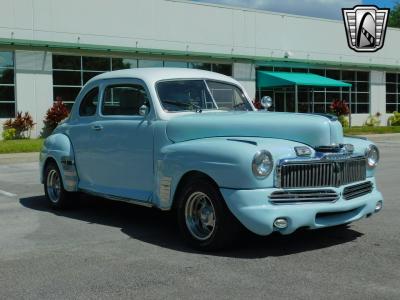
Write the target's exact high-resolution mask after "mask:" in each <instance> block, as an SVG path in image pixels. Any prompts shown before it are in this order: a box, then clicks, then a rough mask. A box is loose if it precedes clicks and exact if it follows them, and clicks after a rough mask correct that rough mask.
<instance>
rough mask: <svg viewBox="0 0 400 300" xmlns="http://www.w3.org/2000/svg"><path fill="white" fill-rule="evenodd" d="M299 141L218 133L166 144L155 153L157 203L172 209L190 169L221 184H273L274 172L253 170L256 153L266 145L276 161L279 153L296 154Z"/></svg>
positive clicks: (245, 186)
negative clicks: (258, 173)
mask: <svg viewBox="0 0 400 300" xmlns="http://www.w3.org/2000/svg"><path fill="white" fill-rule="evenodd" d="M296 145H299V143H296V142H293V141H287V140H277V139H271V138H250V137H237V138H232V137H215V138H205V139H196V140H190V141H185V142H180V143H174V144H169V145H166V146H164V147H162V148H161V150H160V153H158V155H157V156H156V157H157V159H156V162H155V174H156V178H155V179H156V186H155V193H154V196H155V197H154V199H153V201H154V205H155V206H157V207H159V208H161V209H167V210H168V209H170V208H171V206H172V201H173V199H174V196H175V193H176V188H177V186H178V184H179V182H180V180H181V178H182V177H183V176H184V175H185V174H187V173H188V172H191V171H196V172H201V173H204V174H205V175H207V176H209V177H210V178H212V180H214V181H215V183H216V184H217V185H218V187H219V188H229V189H259V188H266V187H271V186H273V184H274V178H273V176H269V177H267V178H265V179H261V180H260V179H257V178H255V177H254V175H253V173H252V169H251V163H252V160H253V157H254V155H255V153H256V152H257V151H259V150H261V149H267V150H269V151H270V152H271V153H272V155H273V156H274V160H275V161H276V160H278V159H279V158H280V156H283V157H291V156H293V155H295V152H294V146H296Z"/></svg>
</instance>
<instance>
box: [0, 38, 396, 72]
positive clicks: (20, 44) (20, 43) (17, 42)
mask: <svg viewBox="0 0 400 300" xmlns="http://www.w3.org/2000/svg"><path fill="white" fill-rule="evenodd" d="M2 45H3V46H12V47H16V48H20V49H27V48H29V49H30V48H37V49H41V50H59V49H69V50H82V51H99V52H109V53H125V54H131V55H132V54H137V55H140V54H144V55H152V54H153V55H161V56H162V55H167V56H177V57H182V56H186V57H192V58H197V57H198V58H206V59H221V60H222V59H225V60H228V59H229V60H237V61H247V62H251V63H255V64H256V65H263V64H265V62H271V61H280V62H288V63H291V62H292V63H296V62H298V63H309V64H316V65H320V66H325V67H326V66H333V67H335V66H336V67H338V66H340V67H346V66H347V67H353V68H364V69H373V68H377V69H384V70H400V65H399V66H393V65H392V66H388V65H382V64H362V63H361V64H360V63H347V62H337V61H322V60H313V59H295V58H277V57H267V56H257V55H254V56H252V55H240V54H222V53H212V52H210V53H208V52H197V51H182V50H163V49H154V48H136V47H122V46H107V45H96V44H81V43H69V42H54V41H44V40H26V39H9V38H0V46H2Z"/></svg>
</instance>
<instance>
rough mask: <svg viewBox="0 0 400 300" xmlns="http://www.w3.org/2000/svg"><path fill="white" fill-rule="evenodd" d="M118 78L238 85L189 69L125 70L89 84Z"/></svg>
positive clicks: (207, 72) (106, 75)
mask: <svg viewBox="0 0 400 300" xmlns="http://www.w3.org/2000/svg"><path fill="white" fill-rule="evenodd" d="M117 78H136V79H141V80H143V81H145V82H147V83H155V82H157V81H160V80H169V79H193V78H194V79H212V80H218V81H225V82H230V83H233V84H237V82H236V81H235V80H234V79H232V78H231V77H229V76H225V75H222V74H219V73H215V72H210V71H204V70H197V69H187V68H138V69H124V70H118V71H112V72H106V73H103V74H100V75H97V76H95V77H93V78H92V79H91V80H90V81H89V82H94V81H97V80H103V79H117ZM89 82H88V83H89Z"/></svg>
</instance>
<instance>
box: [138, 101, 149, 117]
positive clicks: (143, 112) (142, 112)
mask: <svg viewBox="0 0 400 300" xmlns="http://www.w3.org/2000/svg"><path fill="white" fill-rule="evenodd" d="M149 111H150V109H149V107H148V106H147V105H145V104H143V105H142V106H141V107H139V115H141V116H143V117H144V116H147V115H148V114H149Z"/></svg>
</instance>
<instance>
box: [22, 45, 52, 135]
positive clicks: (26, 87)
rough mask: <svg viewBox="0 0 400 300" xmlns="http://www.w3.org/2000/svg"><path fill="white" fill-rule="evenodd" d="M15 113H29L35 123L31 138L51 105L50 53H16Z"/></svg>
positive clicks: (41, 124) (39, 128)
mask: <svg viewBox="0 0 400 300" xmlns="http://www.w3.org/2000/svg"><path fill="white" fill-rule="evenodd" d="M15 62H16V99H17V111H23V112H25V111H29V112H30V113H31V115H32V117H33V119H34V121H35V122H36V126H35V128H34V131H33V132H32V135H33V136H38V135H39V134H40V131H41V129H42V127H43V122H42V121H43V119H44V116H45V114H46V111H47V109H49V107H50V106H51V105H52V104H53V91H52V88H51V87H52V85H53V77H52V71H51V69H52V67H51V52H43V51H40V52H39V51H16V52H15Z"/></svg>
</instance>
